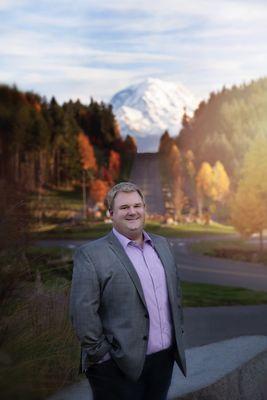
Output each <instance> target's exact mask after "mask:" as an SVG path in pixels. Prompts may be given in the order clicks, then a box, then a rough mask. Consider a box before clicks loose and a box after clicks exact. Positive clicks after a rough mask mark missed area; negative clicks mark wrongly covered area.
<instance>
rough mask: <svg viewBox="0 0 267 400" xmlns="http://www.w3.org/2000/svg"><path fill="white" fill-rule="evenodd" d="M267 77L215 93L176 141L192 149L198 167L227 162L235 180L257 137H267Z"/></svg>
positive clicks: (186, 125) (226, 165)
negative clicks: (205, 162)
mask: <svg viewBox="0 0 267 400" xmlns="http://www.w3.org/2000/svg"><path fill="white" fill-rule="evenodd" d="M266 110H267V78H263V79H259V80H257V81H255V82H252V83H250V84H248V85H243V86H240V87H237V86H233V87H232V88H231V89H223V90H222V91H221V92H218V93H216V94H215V93H211V95H210V98H209V100H208V101H207V102H204V101H203V102H201V103H200V104H199V106H198V108H197V110H196V111H195V113H194V115H193V117H192V118H191V119H190V118H188V117H187V116H184V119H183V129H182V130H181V132H180V134H179V136H178V137H177V138H176V143H177V145H178V147H179V149H181V150H182V151H185V150H189V149H190V150H191V151H192V152H193V154H194V157H195V162H196V164H197V166H200V164H201V163H202V162H203V161H207V162H209V163H210V164H214V163H215V162H216V161H218V160H219V161H220V162H222V163H223V165H224V167H225V169H226V171H227V173H228V174H229V175H230V176H231V177H233V179H234V180H236V178H237V177H238V174H239V171H240V167H241V165H242V162H243V158H244V155H245V153H246V152H247V150H248V149H249V147H250V145H251V144H252V142H253V140H254V138H255V137H256V136H257V135H259V134H262V135H264V136H266V137H267V112H266Z"/></svg>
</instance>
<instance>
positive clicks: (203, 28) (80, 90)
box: [0, 0, 267, 100]
mask: <svg viewBox="0 0 267 400" xmlns="http://www.w3.org/2000/svg"><path fill="white" fill-rule="evenodd" d="M44 4H46V7H44ZM26 6H27V7H26ZM0 10H2V11H4V12H10V19H9V20H7V19H3V20H2V21H1V22H2V24H1V26H0V34H1V39H2V40H1V43H0V54H1V57H0V64H1V73H0V79H1V80H2V81H6V82H9V83H13V82H16V83H17V84H18V85H19V86H21V87H22V86H23V88H33V89H34V90H36V91H39V92H40V94H47V95H49V96H50V95H52V94H55V95H56V97H57V98H59V99H61V100H63V99H65V100H67V98H68V97H72V98H75V97H80V98H81V99H83V98H84V99H85V98H89V97H90V95H92V96H94V97H97V98H104V99H107V98H108V97H109V96H111V95H112V94H113V93H114V92H115V91H117V90H119V89H120V88H122V87H123V86H127V85H129V84H131V83H133V82H134V81H135V80H139V79H141V78H142V77H146V76H157V77H160V78H164V77H165V78H166V79H167V78H169V79H170V78H173V79H175V80H177V81H182V82H183V83H184V84H187V85H188V86H189V87H190V89H191V90H192V91H193V92H194V91H195V90H196V91H199V92H202V93H204V92H205V93H207V92H208V91H209V90H214V87H215V86H216V85H217V87H218V88H219V87H220V86H222V85H224V84H228V85H229V84H233V83H235V82H236V83H238V82H242V81H244V80H249V79H252V78H254V79H255V78H257V77H260V76H262V75H263V74H266V70H267V60H266V57H265V55H266V52H267V44H266V42H265V38H266V35H267V26H266V20H267V3H265V2H264V1H252V0H251V1H250V0H247V1H244V0H243V1H241V0H238V1H233V0H222V1H220V2H214V1H212V0H199V1H198V2H193V1H187V2H184V1H182V0H164V1H163V0H161V1H157V2H156V1H155V0H145V1H144V0H135V1H134V0H125V1H124V2H121V1H119V0H110V1H109V2H108V3H106V4H104V2H101V1H99V0H98V1H97V0H87V1H86V0H76V1H75V3H73V1H70V0H58V1H56V2H54V1H52V0H46V2H45V3H44V2H41V3H38V2H37V3H36V2H34V1H33V0H28V1H27V0H20V1H19V0H9V1H6V0H0ZM66 96H67V97H66Z"/></svg>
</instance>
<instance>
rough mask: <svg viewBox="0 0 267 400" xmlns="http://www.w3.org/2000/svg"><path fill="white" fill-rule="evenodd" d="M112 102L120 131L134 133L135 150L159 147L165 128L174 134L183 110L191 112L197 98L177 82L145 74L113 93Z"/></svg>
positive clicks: (153, 149) (179, 126)
mask: <svg viewBox="0 0 267 400" xmlns="http://www.w3.org/2000/svg"><path fill="white" fill-rule="evenodd" d="M111 104H112V106H113V111H114V113H115V115H116V117H117V120H118V122H119V124H120V127H121V133H122V135H123V136H125V135H127V134H130V135H132V136H134V137H135V138H136V139H137V145H138V152H144V151H157V150H158V144H159V139H160V136H161V135H162V134H163V132H164V131H165V130H166V129H168V131H169V133H170V135H177V134H178V132H179V130H180V128H181V120H182V116H183V113H184V110H185V109H186V112H187V114H188V115H191V114H192V113H193V111H194V109H195V108H196V107H197V100H196V98H195V97H194V96H193V94H192V93H191V92H190V91H189V90H188V89H187V88H186V87H185V86H183V85H182V84H180V83H179V84H177V83H173V82H167V81H162V80H160V79H154V78H148V79H146V80H145V81H143V82H141V83H139V84H137V85H132V86H129V87H127V88H126V89H123V90H121V91H120V92H118V93H116V94H115V95H114V96H113V97H112V99H111Z"/></svg>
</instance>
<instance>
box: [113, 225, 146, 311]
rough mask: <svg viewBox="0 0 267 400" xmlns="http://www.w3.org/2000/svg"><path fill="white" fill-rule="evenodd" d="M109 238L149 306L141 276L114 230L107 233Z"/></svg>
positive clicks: (142, 298) (143, 299) (143, 300)
mask: <svg viewBox="0 0 267 400" xmlns="http://www.w3.org/2000/svg"><path fill="white" fill-rule="evenodd" d="M107 239H108V242H109V245H110V247H111V249H112V250H113V251H114V252H115V253H116V255H117V257H118V258H119V259H120V261H121V262H122V264H123V266H124V267H125V269H126V270H127V272H128V274H129V275H130V277H131V279H132V281H133V283H134V285H135V287H136V289H137V292H138V293H139V296H140V298H141V300H142V302H143V304H144V306H145V307H146V308H147V305H146V301H145V296H144V292H143V289H142V285H141V282H140V279H139V276H138V274H137V272H136V270H135V268H134V266H133V264H132V262H131V260H130V259H129V257H128V256H127V254H126V252H125V250H124V248H123V246H122V244H121V243H120V241H119V240H118V239H117V238H116V236H115V235H114V233H113V232H112V231H111V232H110V233H109V234H108V235H107Z"/></svg>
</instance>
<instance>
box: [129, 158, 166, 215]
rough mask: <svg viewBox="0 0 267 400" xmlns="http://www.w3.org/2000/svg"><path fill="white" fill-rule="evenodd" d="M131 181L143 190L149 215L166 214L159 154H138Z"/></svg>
mask: <svg viewBox="0 0 267 400" xmlns="http://www.w3.org/2000/svg"><path fill="white" fill-rule="evenodd" d="M130 181H131V182H134V183H136V184H137V185H138V186H139V187H140V188H141V189H142V191H143V193H144V195H145V199H146V203H147V212H148V214H158V215H164V214H165V206H164V201H163V196H162V187H161V181H160V172H159V155H158V153H140V154H137V156H136V158H135V162H134V165H133V168H132V172H131V176H130Z"/></svg>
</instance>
